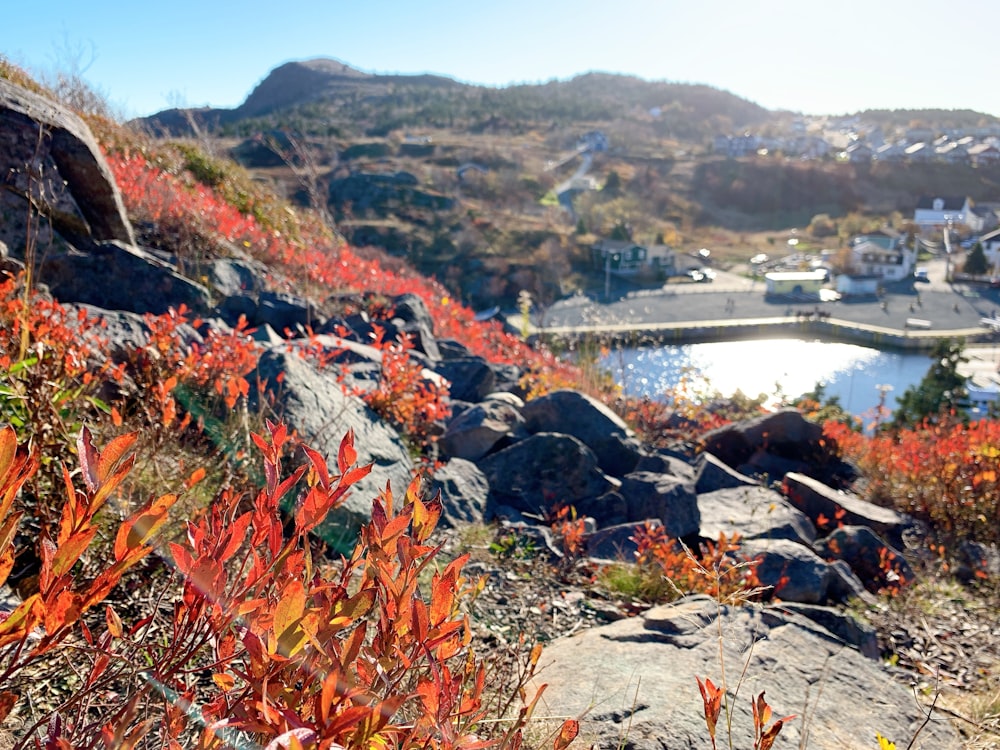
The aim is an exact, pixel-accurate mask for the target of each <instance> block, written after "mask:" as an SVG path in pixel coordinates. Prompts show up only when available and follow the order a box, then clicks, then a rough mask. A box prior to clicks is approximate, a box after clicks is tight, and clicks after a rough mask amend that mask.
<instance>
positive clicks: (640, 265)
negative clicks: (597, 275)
mask: <svg viewBox="0 0 1000 750" xmlns="http://www.w3.org/2000/svg"><path fill="white" fill-rule="evenodd" d="M592 258H593V263H594V266H595V267H596V268H598V269H599V270H606V271H608V272H609V273H613V274H615V275H616V276H641V275H644V274H648V275H652V276H657V277H667V276H674V275H675V274H676V273H677V253H676V252H674V250H673V249H672V248H670V247H668V246H667V245H640V244H638V243H635V242H628V241H622V240H602V241H601V242H598V243H597V244H596V245H594V247H593V248H592Z"/></svg>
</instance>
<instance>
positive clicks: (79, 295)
mask: <svg viewBox="0 0 1000 750" xmlns="http://www.w3.org/2000/svg"><path fill="white" fill-rule="evenodd" d="M39 275H40V277H41V278H42V279H44V281H45V283H46V284H47V285H48V287H49V290H50V291H51V292H52V296H53V297H55V298H56V299H58V300H59V301H60V302H64V303H68V302H76V303H81V304H87V305H93V306H95V307H101V308H104V309H105V310H125V311H127V312H134V313H153V314H154V315H159V314H161V313H165V312H167V310H169V309H170V308H174V309H179V308H180V306H181V305H184V306H186V307H187V308H188V310H190V311H192V312H193V313H195V314H203V313H205V312H207V311H208V310H209V309H210V308H211V304H210V301H209V295H208V290H207V289H206V288H205V287H203V286H202V285H201V284H198V283H196V282H194V281H191V279H188V278H186V277H184V276H182V275H180V274H179V273H177V270H176V269H175V268H174V267H173V266H172V265H170V264H168V263H166V262H164V261H162V260H160V259H159V258H157V257H156V256H155V255H153V254H151V253H148V252H146V251H144V250H142V249H140V248H138V247H135V246H132V245H127V244H124V243H122V242H118V241H108V242H101V243H98V244H95V245H92V246H91V247H90V248H89V250H88V252H85V253H84V252H80V251H78V250H75V249H72V248H69V249H65V250H62V251H57V252H53V253H50V254H48V255H46V256H45V258H44V259H43V260H42V263H41V266H40V269H39Z"/></svg>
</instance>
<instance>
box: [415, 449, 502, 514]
mask: <svg viewBox="0 0 1000 750" xmlns="http://www.w3.org/2000/svg"><path fill="white" fill-rule="evenodd" d="M428 490H429V492H430V494H431V496H433V495H435V494H437V493H440V495H441V505H442V509H441V521H440V525H441V526H442V527H453V526H459V525H461V524H469V523H482V522H483V520H484V519H483V513H484V511H485V510H486V500H487V498H488V497H489V493H490V485H489V482H487V481H486V475H485V474H483V472H482V471H480V469H479V467H478V466H476V465H475V464H474V463H472V462H471V461H466V460H465V459H464V458H453V459H451V460H450V461H448V463H446V464H445V465H444V466H442V467H441V468H439V469H437V470H436V471H435V472H434V476H433V478H432V479H431V481H430V485H429V487H428Z"/></svg>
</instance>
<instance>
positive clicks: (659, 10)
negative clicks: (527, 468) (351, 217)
mask: <svg viewBox="0 0 1000 750" xmlns="http://www.w3.org/2000/svg"><path fill="white" fill-rule="evenodd" d="M43 8H44V10H43ZM998 28H1000V3H997V2H992V1H990V2H984V1H983V0H950V1H949V2H941V0H864V1H863V2H862V1H861V0H839V1H838V2H835V3H834V2H820V1H818V0H604V1H603V2H597V1H596V0H575V1H574V2H567V1H566V0H504V2H496V0H464V1H463V2H453V1H451V0H423V2H417V1H415V0H285V2H275V0H268V1H267V2H263V1H261V0H243V1H242V2H230V1H229V0H170V2H156V3H154V2H135V0H128V1H127V2H125V1H124V0H91V2H81V0H45V2H43V3H29V2H23V0H0V54H2V55H4V56H5V57H7V58H8V59H9V60H10V61H12V62H14V63H15V64H17V65H20V66H22V67H24V68H27V69H28V70H29V72H32V73H33V74H35V75H36V76H38V77H40V78H44V77H45V76H46V75H48V76H51V75H52V74H53V73H54V72H55V71H58V70H62V71H69V72H78V73H81V74H82V77H83V78H84V80H86V81H87V82H88V83H89V84H90V85H91V86H92V87H93V88H95V89H96V90H97V91H99V92H100V93H102V94H103V95H104V96H105V97H106V98H107V99H108V100H109V101H110V103H111V104H112V106H113V108H114V110H115V111H116V112H117V113H118V114H119V115H120V116H122V117H135V116H142V115H148V114H152V113H154V112H157V111H159V110H162V109H167V108H169V107H174V106H184V107H198V106H213V107H235V106H237V105H239V104H240V102H242V101H243V100H244V99H245V98H246V96H247V95H248V94H249V93H250V92H251V91H252V89H253V87H254V86H255V85H256V84H258V83H259V82H260V81H261V80H262V79H263V78H264V77H265V76H266V75H267V73H268V72H269V71H270V70H272V69H273V68H275V67H277V66H278V65H281V64H282V63H285V62H288V61H290V60H306V59H310V58H314V57H330V58H334V59H336V60H339V61H341V62H344V63H347V64H348V65H350V66H352V67H354V68H358V69H359V70H363V71H365V72H368V73H403V74H417V73H436V74H440V75H445V76H448V77H451V78H455V79H457V80H460V81H464V82H467V83H475V84H483V85H490V86H506V85H509V84H512V83H538V82H544V81H549V80H552V79H568V78H571V77H573V76H575V75H578V74H581V73H586V72H589V71H604V72H614V73H625V74H630V75H636V76H639V77H641V78H645V79H648V80H661V81H672V82H680V83H703V84H708V85H710V86H714V87H716V88H720V89H723V90H726V91H730V92H732V93H734V94H737V95H738V96H741V97H744V98H746V99H749V100H751V101H753V102H756V103H757V104H760V105H762V106H764V107H767V108H769V109H785V110H791V111H795V112H802V113H805V114H846V113H853V112H856V111H859V110H863V109H923V108H942V109H974V110H978V111H980V112H986V113H989V114H992V115H996V116H1000V86H997V85H996V84H997V82H996V78H997V76H998V72H997V70H998V69H997V66H996V59H995V53H994V51H993V50H994V47H995V45H994V44H993V43H992V41H991V40H992V39H993V32H994V31H995V30H996V29H998Z"/></svg>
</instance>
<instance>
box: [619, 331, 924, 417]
mask: <svg viewBox="0 0 1000 750" xmlns="http://www.w3.org/2000/svg"><path fill="white" fill-rule="evenodd" d="M602 364H603V365H604V366H605V367H606V368H607V369H608V370H609V371H610V372H611V373H612V375H613V376H614V378H615V381H616V382H617V383H618V384H620V385H621V386H622V387H623V389H624V390H625V392H626V393H628V394H629V395H645V396H649V397H650V398H659V397H661V396H662V395H663V394H664V393H665V392H667V391H669V390H672V389H673V388H675V387H676V386H677V385H678V384H679V383H681V382H682V381H684V382H687V383H690V384H692V385H693V387H694V390H695V392H702V391H709V392H713V391H718V392H719V393H721V394H723V395H726V396H728V395H731V394H733V393H734V392H736V391H737V390H740V391H742V392H743V393H744V394H746V395H747V396H751V397H756V396H757V395H759V394H766V396H767V399H768V401H769V402H770V403H773V402H775V401H778V400H780V399H781V397H782V396H784V397H789V398H794V397H796V396H799V395H801V394H803V393H807V392H809V391H811V390H813V388H814V387H815V386H816V384H817V383H822V384H823V385H824V387H825V389H826V390H825V393H826V396H828V397H829V396H837V397H838V398H839V399H840V404H841V406H842V407H844V409H846V410H847V411H848V412H850V413H851V414H855V415H858V416H862V417H864V416H869V415H873V414H874V410H875V407H877V406H878V402H879V389H878V387H877V386H880V385H888V386H891V388H892V391H891V392H889V393H888V394H887V397H886V406H887V407H888V408H889V409H890V410H894V409H895V408H896V397H897V396H900V395H902V393H903V391H905V390H906V389H907V388H908V387H909V386H911V385H916V384H917V383H919V382H920V380H921V379H922V378H923V376H924V374H925V373H926V372H927V369H928V368H929V367H930V359H929V358H928V356H927V354H926V353H914V354H902V353H897V352H883V351H879V350H878V349H871V348H868V347H864V346H855V345H853V344H837V343H828V342H823V341H803V340H799V339H765V340H759V341H724V342H715V343H709V344H686V345H683V346H663V347H657V348H649V349H621V350H616V351H613V352H611V353H610V354H609V355H608V356H606V357H604V358H603V360H602Z"/></svg>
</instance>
